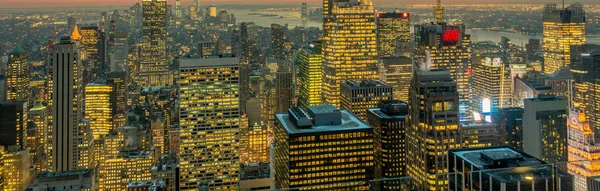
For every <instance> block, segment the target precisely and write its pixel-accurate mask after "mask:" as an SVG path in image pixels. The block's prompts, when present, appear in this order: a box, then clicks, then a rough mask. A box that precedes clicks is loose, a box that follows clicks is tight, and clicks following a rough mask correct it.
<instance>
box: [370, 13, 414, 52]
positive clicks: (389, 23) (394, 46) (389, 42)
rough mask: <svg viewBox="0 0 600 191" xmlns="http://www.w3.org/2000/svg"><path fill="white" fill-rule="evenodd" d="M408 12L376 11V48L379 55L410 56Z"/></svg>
mask: <svg viewBox="0 0 600 191" xmlns="http://www.w3.org/2000/svg"><path fill="white" fill-rule="evenodd" d="M409 18H410V17H409V14H408V13H406V12H405V13H400V12H390V13H376V18H375V22H376V24H377V47H378V48H377V50H379V51H380V52H379V56H380V57H392V56H399V55H402V56H410V52H411V43H412V42H411V40H410V19H409Z"/></svg>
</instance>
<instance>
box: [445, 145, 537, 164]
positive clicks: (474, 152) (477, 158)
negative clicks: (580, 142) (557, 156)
mask: <svg viewBox="0 0 600 191" xmlns="http://www.w3.org/2000/svg"><path fill="white" fill-rule="evenodd" d="M450 152H452V153H454V154H455V155H456V156H457V157H460V158H462V159H463V160H464V161H465V162H469V163H470V164H473V165H474V166H476V167H477V168H479V169H487V167H486V166H487V165H490V163H489V161H486V160H485V159H483V158H482V154H485V155H486V156H488V157H490V158H492V159H494V160H502V159H514V158H522V159H523V160H522V161H519V160H515V161H514V163H513V164H509V165H508V167H519V166H531V165H539V164H544V162H542V161H541V160H539V159H537V158H535V157H532V156H530V155H527V154H525V153H522V152H519V151H516V150H514V149H512V148H510V147H490V148H481V149H464V150H455V151H450Z"/></svg>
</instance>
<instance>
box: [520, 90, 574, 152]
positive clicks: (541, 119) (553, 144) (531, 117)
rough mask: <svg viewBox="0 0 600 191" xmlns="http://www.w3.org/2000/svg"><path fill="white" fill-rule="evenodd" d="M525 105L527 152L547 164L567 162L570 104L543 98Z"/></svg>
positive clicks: (533, 99) (560, 100)
mask: <svg viewBox="0 0 600 191" xmlns="http://www.w3.org/2000/svg"><path fill="white" fill-rule="evenodd" d="M524 102H525V108H524V109H525V114H524V115H523V135H524V136H523V146H524V151H525V152H526V153H527V154H531V155H533V156H534V157H536V158H539V159H542V160H543V161H545V162H548V163H554V162H559V161H567V136H568V134H567V114H568V113H567V101H566V100H565V99H562V98H559V97H554V96H543V97H538V98H529V99H525V101H524Z"/></svg>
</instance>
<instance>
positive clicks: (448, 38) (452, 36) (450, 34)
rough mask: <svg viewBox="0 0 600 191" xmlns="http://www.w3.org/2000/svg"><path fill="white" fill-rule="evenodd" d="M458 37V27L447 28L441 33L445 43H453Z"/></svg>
mask: <svg viewBox="0 0 600 191" xmlns="http://www.w3.org/2000/svg"><path fill="white" fill-rule="evenodd" d="M459 37H460V31H459V30H458V29H448V30H446V31H445V32H444V34H442V40H443V42H444V44H445V45H455V44H456V43H457V42H458V38H459Z"/></svg>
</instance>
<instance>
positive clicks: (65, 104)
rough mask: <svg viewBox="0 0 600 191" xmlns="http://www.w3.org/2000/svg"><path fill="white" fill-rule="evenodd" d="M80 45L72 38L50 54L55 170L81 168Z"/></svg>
mask: <svg viewBox="0 0 600 191" xmlns="http://www.w3.org/2000/svg"><path fill="white" fill-rule="evenodd" d="M80 58H81V57H80V55H79V46H78V45H77V44H76V43H75V42H74V41H72V40H71V39H70V38H69V37H63V38H62V39H61V40H60V42H59V43H58V44H54V46H53V50H51V51H50V57H49V64H50V66H49V76H50V82H49V85H50V89H49V93H50V95H51V98H52V100H51V101H49V105H48V106H49V108H50V114H51V118H49V119H51V120H49V121H50V123H51V124H52V130H51V131H52V171H56V172H58V171H69V170H77V169H78V167H77V164H78V162H79V153H80V152H79V147H78V142H79V141H80V140H83V139H84V138H83V137H80V136H79V134H78V133H75V134H74V133H73V132H79V128H80V127H79V123H80V122H81V119H82V115H83V102H82V101H83V84H82V74H83V73H82V72H83V71H82V68H83V67H82V65H81V60H80Z"/></svg>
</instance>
